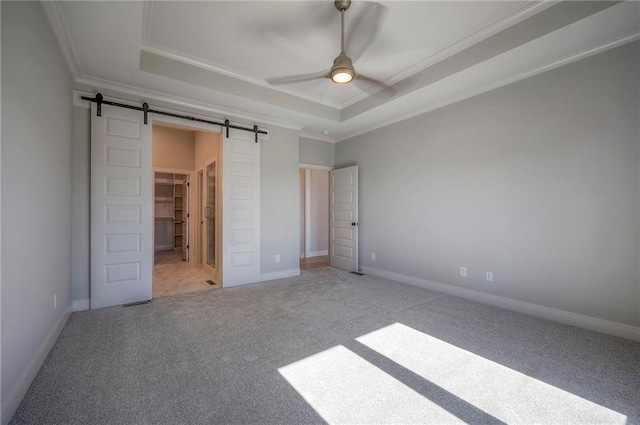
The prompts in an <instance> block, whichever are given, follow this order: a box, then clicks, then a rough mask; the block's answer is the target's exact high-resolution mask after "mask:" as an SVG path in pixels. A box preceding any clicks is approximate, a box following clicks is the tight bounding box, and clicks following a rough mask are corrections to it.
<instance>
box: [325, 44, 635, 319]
mask: <svg viewBox="0 0 640 425" xmlns="http://www.w3.org/2000/svg"><path fill="white" fill-rule="evenodd" d="M638 51H639V44H638V43H637V42H636V43H634V44H630V45H625V46H622V47H619V48H617V49H614V50H611V51H608V52H604V53H601V54H599V55H597V56H593V57H590V58H587V59H584V60H582V61H579V62H576V63H573V64H570V65H567V66H565V67H562V68H558V69H555V70H552V71H550V72H547V73H544V74H541V75H538V76H535V77H532V78H529V79H527V80H523V81H520V82H517V83H515V84H512V85H510V86H506V87H503V88H500V89H497V90H494V91H491V92H488V93H485V94H482V95H479V96H477V97H474V98H471V99H468V100H465V101H462V102H459V103H456V104H454V105H451V106H448V107H445V108H442V109H439V110H436V111H433V112H430V113H427V114H425V115H422V116H418V117H415V118H412V119H409V120H406V121H404V122H401V123H397V124H394V125H391V126H388V127H385V128H382V129H379V130H376V131H373V132H370V133H368V134H364V135H361V136H358V137H355V138H352V139H350V140H347V141H344V142H341V143H338V144H337V146H336V164H337V165H342V164H350V163H353V162H357V163H358V164H359V165H360V180H359V183H360V186H359V189H360V193H359V207H360V217H359V224H360V226H359V230H360V263H361V264H362V265H364V266H370V267H375V268H378V269H383V270H387V271H392V272H396V273H401V274H405V275H410V276H414V277H419V278H423V279H427V280H432V281H437V282H442V283H447V284H451V285H457V286H460V287H464V288H469V289H474V290H478V291H483V292H487V293H491V294H496V295H501V296H504V297H508V298H512V299H516V300H522V301H526V302H531V303H535V304H539V305H543V306H548V307H553V308H557V309H561V310H565V311H570V312H575V313H580V314H585V315H588V316H592V317H598V318H603V319H608V320H612V321H616V322H621V323H627V324H632V325H638V324H640V318H639V308H638V307H639V303H640V300H639V299H640V297H639V290H640V288H639V271H638V258H639V257H638V256H639V252H638V243H639V233H638V232H639V217H640V210H639V207H638V202H639V191H640V184H639V171H640V169H639V168H640V167H639V146H638V145H639V143H640V135H639V122H638V112H639V91H638V90H639V87H640V83H639V79H638V78H639V77H638V75H639V74H640V69H639V66H638V60H639V53H638ZM372 251H375V252H376V260H375V261H372V260H371V259H370V258H371V257H370V253H371V252H372ZM460 266H466V267H468V273H469V277H468V278H466V279H464V278H461V277H459V267H460ZM485 270H491V271H493V272H494V282H493V283H487V282H485V281H484V271H485Z"/></svg>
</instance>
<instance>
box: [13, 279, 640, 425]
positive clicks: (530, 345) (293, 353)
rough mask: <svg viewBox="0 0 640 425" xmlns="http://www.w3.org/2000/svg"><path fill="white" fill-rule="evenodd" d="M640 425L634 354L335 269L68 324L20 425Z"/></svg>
mask: <svg viewBox="0 0 640 425" xmlns="http://www.w3.org/2000/svg"><path fill="white" fill-rule="evenodd" d="M325 422H329V423H410V422H413V423H455V422H466V423H489V424H501V423H527V424H528V423H576V424H578V423H580V424H582V423H619V424H621V425H630V424H640V343H635V342H631V341H627V340H623V339H619V338H615V337H611V336H607V335H603V334H599V333H595V332H591V331H586V330H583V329H579V328H575V327H571V326H565V325H561V324H558V323H554V322H550V321H546V320H542V319H538V318H534V317H531V316H526V315H522V314H518V313H514V312H510V311H506V310H502V309H499V308H494V307H489V306H485V305H482V304H478V303H473V302H470V301H466V300H463V299H460V298H456V297H451V296H444V295H443V294H439V293H436V292H431V291H427V290H424V289H420V288H416V287H412V286H409V285H404V284H400V283H395V282H392V281H389V280H385V279H380V278H376V277H371V276H357V275H354V274H350V273H347V272H343V271H339V270H336V269H332V268H329V267H325V268H320V269H312V270H308V271H305V272H303V275H302V276H300V277H296V278H288V279H281V280H277V281H272V282H266V283H260V284H255V285H248V286H244V287H239V288H230V289H224V290H214V291H205V292H200V293H190V294H185V295H178V296H173V297H166V298H159V299H156V300H154V301H153V302H152V303H151V304H147V305H142V306H136V307H128V308H121V307H113V308H106V309H100V310H93V311H87V312H80V313H74V314H73V315H72V316H71V318H70V319H69V321H68V323H67V324H66V326H65V328H64V330H63V331H62V334H61V335H60V338H59V339H58V341H57V342H56V344H55V346H54V347H53V349H52V351H51V353H50V354H49V356H48V357H47V359H46V361H45V363H44V365H43V367H42V368H41V370H40V372H39V373H38V375H37V376H36V378H35V380H34V382H33V384H32V385H31V387H30V388H29V391H28V393H27V395H26V397H25V399H24V401H23V402H22V404H21V405H20V407H19V408H18V410H17V412H16V414H15V416H14V417H13V419H12V422H11V423H12V424H15V425H18V424H206V423H221V424H234V423H237V424H271V423H282V424H305V423H325Z"/></svg>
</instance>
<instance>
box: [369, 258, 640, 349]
mask: <svg viewBox="0 0 640 425" xmlns="http://www.w3.org/2000/svg"><path fill="white" fill-rule="evenodd" d="M362 272H363V273H365V274H371V275H374V276H379V277H384V278H386V279H390V280H395V281H396V282H401V283H406V284H409V285H414V286H419V287H421V288H425V289H430V290H432V291H438V292H442V293H444V294H448V295H454V296H457V297H461V298H466V299H468V300H471V301H477V302H480V303H483V304H489V305H492V306H495V307H500V308H504V309H507V310H512V311H517V312H518V313H524V314H529V315H531V316H536V317H541V318H543V319H547V320H553V321H555V322H560V323H564V324H567V325H572V326H577V327H580V328H584V329H589V330H592V331H596V332H602V333H605V334H609V335H613V336H617V337H620V338H626V339H630V340H632V341H640V327H637V326H631V325H626V324H624V323H618V322H611V321H609V320H604V319H598V318H596V317H591V316H585V315H583V314H577V313H571V312H569V311H564V310H558V309H555V308H550V307H545V306H541V305H538V304H532V303H528V302H524V301H518V300H514V299H511V298H504V297H500V296H498V295H492V294H486V293H484V292H479V291H474V290H472V289H466V288H460V287H458V286H453V285H448V284H446V283H440V282H434V281H431V280H426V279H420V278H418V277H413V276H407V275H403V274H400V273H394V272H389V271H386V270H380V269H376V268H374V267H367V266H362Z"/></svg>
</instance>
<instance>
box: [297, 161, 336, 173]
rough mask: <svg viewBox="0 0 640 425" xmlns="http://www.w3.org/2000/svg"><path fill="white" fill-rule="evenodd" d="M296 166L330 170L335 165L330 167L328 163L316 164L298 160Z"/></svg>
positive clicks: (306, 168)
mask: <svg viewBox="0 0 640 425" xmlns="http://www.w3.org/2000/svg"><path fill="white" fill-rule="evenodd" d="M298 167H299V168H302V169H303V170H320V171H331V170H333V169H334V168H335V167H330V166H328V165H317V164H307V163H304V162H299V163H298Z"/></svg>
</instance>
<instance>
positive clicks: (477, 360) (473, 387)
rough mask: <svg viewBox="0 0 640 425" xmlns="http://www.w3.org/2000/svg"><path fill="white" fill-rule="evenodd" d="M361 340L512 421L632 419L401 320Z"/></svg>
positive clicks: (472, 401) (553, 421)
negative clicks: (421, 330) (428, 333)
mask: <svg viewBox="0 0 640 425" xmlns="http://www.w3.org/2000/svg"><path fill="white" fill-rule="evenodd" d="M357 341H358V342H360V343H362V344H364V345H365V346H367V347H369V348H370V349H372V350H374V351H376V352H378V353H380V354H382V355H383V356H385V357H387V358H388V359H390V360H392V361H394V362H396V363H397V364H399V365H401V366H403V367H404V368H406V369H408V370H410V371H412V372H413V373H415V374H416V375H418V376H420V377H422V378H424V379H426V380H428V381H430V382H432V383H434V384H435V385H438V386H439V387H441V388H443V389H444V390H446V391H448V392H450V393H451V394H453V395H455V396H457V397H459V398H460V399H463V400H465V401H466V402H468V403H470V404H472V405H474V406H475V407H477V408H479V409H481V410H483V411H484V412H486V413H487V414H489V415H491V416H493V417H495V418H497V419H499V420H501V421H504V422H506V423H550V424H557V423H574V424H578V423H579V424H590V423H607V424H620V425H624V424H625V423H626V419H627V417H626V416H625V415H622V414H620V413H618V412H615V411H613V410H611V409H608V408H606V407H603V406H600V405H598V404H596V403H593V402H591V401H589V400H585V399H584V398H581V397H579V396H577V395H575V394H572V393H570V392H567V391H564V390H562V389H559V388H557V387H554V386H552V385H549V384H547V383H545V382H541V381H539V380H537V379H535V378H532V377H530V376H527V375H525V374H523V373H520V372H518V371H515V370H513V369H510V368H508V367H506V366H503V365H501V364H498V363H495V362H493V361H491V360H488V359H485V358H484V357H480V356H478V355H476V354H473V353H470V352H469V351H466V350H464V349H461V348H459V347H456V346H455V345H451V344H449V343H446V342H444V341H442V340H440V339H437V338H434V337H432V336H429V335H427V334H425V333H422V332H420V331H417V330H415V329H413V328H410V327H408V326H405V325H403V324H401V323H395V324H393V325H390V326H387V327H385V328H382V329H379V330H377V331H374V332H371V333H369V334H367V335H364V336H362V337H360V338H357Z"/></svg>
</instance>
